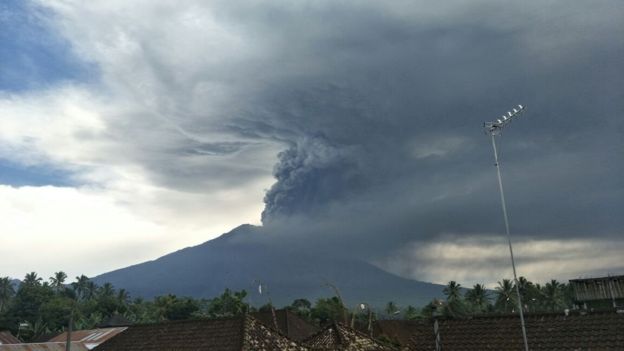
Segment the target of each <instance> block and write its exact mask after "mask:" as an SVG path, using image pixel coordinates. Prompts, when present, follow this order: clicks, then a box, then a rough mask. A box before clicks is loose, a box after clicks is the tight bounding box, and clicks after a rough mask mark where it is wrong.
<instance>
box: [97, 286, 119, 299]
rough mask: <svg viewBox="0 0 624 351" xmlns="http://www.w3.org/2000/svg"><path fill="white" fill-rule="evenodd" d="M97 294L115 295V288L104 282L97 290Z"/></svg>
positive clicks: (103, 295)
mask: <svg viewBox="0 0 624 351" xmlns="http://www.w3.org/2000/svg"><path fill="white" fill-rule="evenodd" d="M98 293H99V295H100V296H102V297H112V296H115V288H114V287H113V284H111V283H104V285H102V287H101V288H100V289H99V291H98Z"/></svg>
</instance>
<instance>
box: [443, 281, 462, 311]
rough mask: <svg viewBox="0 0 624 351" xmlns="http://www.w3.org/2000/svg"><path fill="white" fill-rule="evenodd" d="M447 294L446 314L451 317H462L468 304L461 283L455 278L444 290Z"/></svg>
mask: <svg viewBox="0 0 624 351" xmlns="http://www.w3.org/2000/svg"><path fill="white" fill-rule="evenodd" d="M442 292H443V293H444V295H446V302H447V303H446V306H445V307H444V314H445V315H447V316H449V317H462V316H464V315H465V314H466V306H465V305H464V302H463V300H462V292H461V284H459V283H457V282H456V281H454V280H451V281H450V282H449V283H448V284H447V285H446V287H445V288H444V290H442Z"/></svg>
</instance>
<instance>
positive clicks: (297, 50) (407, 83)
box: [235, 2, 624, 245]
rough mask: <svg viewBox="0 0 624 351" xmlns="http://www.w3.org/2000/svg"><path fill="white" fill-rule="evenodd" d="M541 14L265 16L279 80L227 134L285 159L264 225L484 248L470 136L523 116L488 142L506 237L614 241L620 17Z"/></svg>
mask: <svg viewBox="0 0 624 351" xmlns="http://www.w3.org/2000/svg"><path fill="white" fill-rule="evenodd" d="M555 5H556V4H554V3H552V4H550V3H549V4H548V5H546V6H545V5H542V4H541V3H532V4H522V5H513V6H508V7H507V8H503V7H500V6H498V5H494V4H481V5H479V6H476V5H475V6H465V7H462V6H460V8H459V9H454V10H453V11H452V12H453V16H449V18H451V19H453V21H450V20H443V19H441V18H433V19H427V18H426V17H419V16H418V15H417V14H418V12H419V11H418V9H417V8H415V9H411V10H410V12H409V14H408V15H406V16H404V17H402V18H397V17H396V16H393V15H390V14H389V12H384V11H376V10H378V9H372V8H368V9H367V8H366V7H362V8H359V10H358V11H355V12H352V11H350V10H351V8H348V7H347V8H345V7H341V6H330V8H331V10H329V9H326V10H324V11H320V10H318V9H316V10H317V11H310V12H307V11H306V12H305V20H303V13H302V12H299V11H298V9H295V10H293V9H285V10H284V9H283V10H280V11H276V12H275V13H272V16H271V22H270V23H271V28H270V29H266V28H265V27H264V26H266V25H267V24H266V23H262V22H261V21H260V20H259V19H256V20H257V21H258V22H260V24H258V22H255V24H256V25H257V26H258V27H259V28H261V29H264V30H270V31H272V33H273V35H276V34H275V32H277V33H279V37H280V43H281V44H283V47H280V48H281V49H282V51H278V52H279V54H280V55H283V57H280V55H276V56H277V57H276V63H275V65H274V66H273V67H272V68H273V70H275V72H276V76H278V77H280V78H281V77H283V76H284V71H282V70H281V68H283V67H282V65H281V63H284V67H285V68H284V69H285V70H286V72H288V73H290V74H289V75H286V78H284V79H275V80H269V82H268V83H266V86H265V89H264V90H263V91H262V92H259V93H257V94H255V95H254V96H253V97H252V98H251V102H252V104H251V105H252V106H253V108H252V107H251V106H250V107H249V111H248V112H247V113H245V114H244V115H243V116H241V117H239V120H238V121H237V123H235V124H237V125H238V126H239V128H240V126H245V125H249V126H258V125H259V123H261V124H262V132H261V133H262V134H263V135H265V136H266V135H271V133H273V135H271V137H273V138H275V139H278V140H283V141H285V142H286V143H287V145H289V146H288V149H287V150H286V151H284V152H283V153H281V154H280V157H279V163H278V165H277V166H276V167H275V177H276V179H277V183H276V184H275V185H274V186H273V187H272V188H271V189H270V191H269V192H268V193H267V196H266V198H265V201H266V204H267V207H266V209H265V213H264V214H265V218H270V217H272V216H278V217H279V216H281V215H284V216H293V215H297V214H298V215H300V216H303V217H312V218H316V217H315V216H316V215H318V216H322V218H323V221H326V222H330V221H331V218H332V217H333V216H336V217H337V218H342V219H344V218H350V219H351V220H355V219H360V220H361V218H362V217H364V218H366V219H365V220H364V221H365V222H367V223H368V222H371V221H372V222H378V223H379V225H380V226H383V227H386V230H387V231H388V232H389V233H388V235H386V236H384V239H383V240H384V241H385V242H386V243H388V244H389V245H393V244H398V243H400V242H403V241H405V240H407V239H408V235H407V233H408V232H409V233H410V239H413V238H414V237H416V238H422V239H424V238H427V237H434V236H436V235H438V234H440V233H443V232H457V233H462V232H464V233H474V232H497V231H499V230H500V220H499V213H498V211H499V209H498V206H499V205H498V194H497V193H496V191H497V189H496V183H495V182H496V180H495V178H494V170H493V168H492V164H493V160H492V155H491V150H490V147H491V146H490V144H489V140H488V138H487V137H486V136H485V135H483V134H482V132H481V130H480V125H481V123H482V122H483V121H485V120H492V119H495V118H498V116H500V115H501V114H503V113H505V112H506V111H507V110H508V109H509V108H511V107H513V106H515V104H517V103H522V104H525V105H527V106H528V110H527V112H526V113H525V114H524V116H523V117H522V118H521V120H519V121H518V122H517V123H515V124H514V125H513V126H511V128H510V129H509V130H508V131H506V132H505V133H504V135H503V136H502V137H501V138H500V139H501V140H500V141H501V145H500V146H501V153H502V154H501V157H502V166H503V173H504V177H505V183H506V186H507V191H508V199H509V205H510V212H511V213H512V223H513V228H514V231H516V232H518V234H519V235H521V236H528V237H530V236H538V237H568V236H587V235H593V236H614V235H619V232H620V228H621V227H622V223H621V219H619V218H618V216H617V213H618V211H619V209H621V208H622V205H623V203H622V196H621V195H622V192H623V188H624V184H623V181H622V180H621V179H622V178H621V177H620V176H619V175H621V174H623V172H622V171H623V164H622V162H621V160H620V159H621V157H619V156H618V154H619V153H621V150H624V144H623V138H622V136H623V135H622V121H621V118H620V117H619V116H620V115H621V112H622V111H623V110H624V99H623V98H624V96H623V93H622V90H621V89H620V88H619V86H620V84H621V82H622V81H623V78H624V74H623V72H624V71H623V70H622V68H623V67H622V64H621V61H620V59H621V57H624V44H623V43H622V41H621V40H618V39H617V38H619V37H620V36H621V35H622V34H624V26H623V25H621V24H620V23H618V22H617V20H616V17H615V16H617V14H622V11H623V7H622V6H621V4H618V3H615V2H610V3H602V4H601V6H599V7H596V8H592V9H587V8H585V7H584V6H581V5H579V6H577V7H575V6H574V5H570V4H569V3H566V4H563V3H559V5H561V6H560V7H559V6H555ZM561 7H565V9H562V10H561V11H558V9H561ZM289 10H291V11H290V12H289ZM306 10H307V9H306ZM480 10H483V11H480ZM410 15H412V16H410ZM295 19H301V20H302V21H301V22H299V21H296V20H295ZM293 22H296V25H295V24H294V23H293ZM252 23H254V22H253V21H252ZM291 26H292V27H291ZM276 28H280V30H279V31H278V30H276ZM261 33H263V32H262V31H261ZM263 34H264V33H263ZM282 41H283V42H282ZM280 59H281V60H280ZM290 66H294V68H295V69H296V70H297V74H295V72H292V71H288V69H289V68H291V69H292V67H290ZM308 67H309V68H308ZM256 111H261V112H256ZM258 121H261V122H258ZM250 129H253V127H251V128H250ZM249 133H253V132H249ZM310 140H313V142H309V141H310ZM358 201H362V202H363V203H364V204H367V203H373V204H375V205H374V206H371V207H367V206H365V205H363V206H360V205H358V204H357V202H358ZM380 207H381V208H380ZM328 209H331V211H329V210H328ZM361 211H363V212H361ZM371 215H374V218H370V216H371ZM327 216H329V217H330V218H327ZM315 220H316V221H318V220H319V219H318V218H316V219H315ZM382 223H383V225H382ZM370 225H371V224H370V223H369V226H368V227H369V228H370ZM388 225H392V227H393V228H392V229H389V228H388ZM339 230H340V231H349V230H348V229H346V228H342V227H341V228H340V229H339ZM392 232H395V233H392ZM358 235H360V236H365V235H366V234H365V231H359V233H358ZM373 237H374V236H373Z"/></svg>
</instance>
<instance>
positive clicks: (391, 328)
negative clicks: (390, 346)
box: [373, 320, 423, 347]
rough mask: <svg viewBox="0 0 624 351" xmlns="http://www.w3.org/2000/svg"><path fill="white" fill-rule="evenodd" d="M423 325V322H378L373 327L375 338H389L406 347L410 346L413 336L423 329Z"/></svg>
mask: <svg viewBox="0 0 624 351" xmlns="http://www.w3.org/2000/svg"><path fill="white" fill-rule="evenodd" d="M422 325H423V322H421V321H408V320H378V321H376V322H375V324H374V325H373V336H374V337H376V338H387V339H390V340H392V341H393V342H396V343H398V344H399V345H400V346H401V347H404V346H405V347H406V346H408V345H409V344H410V341H411V339H412V334H414V332H415V331H417V330H419V329H420V328H422Z"/></svg>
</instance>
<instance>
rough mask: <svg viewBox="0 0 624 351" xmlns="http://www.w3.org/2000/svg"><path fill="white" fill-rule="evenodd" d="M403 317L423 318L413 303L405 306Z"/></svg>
mask: <svg viewBox="0 0 624 351" xmlns="http://www.w3.org/2000/svg"><path fill="white" fill-rule="evenodd" d="M403 318H404V319H406V320H416V319H421V318H422V315H421V314H420V311H419V310H418V309H417V308H416V307H414V306H412V305H408V306H407V307H406V308H405V312H403Z"/></svg>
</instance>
